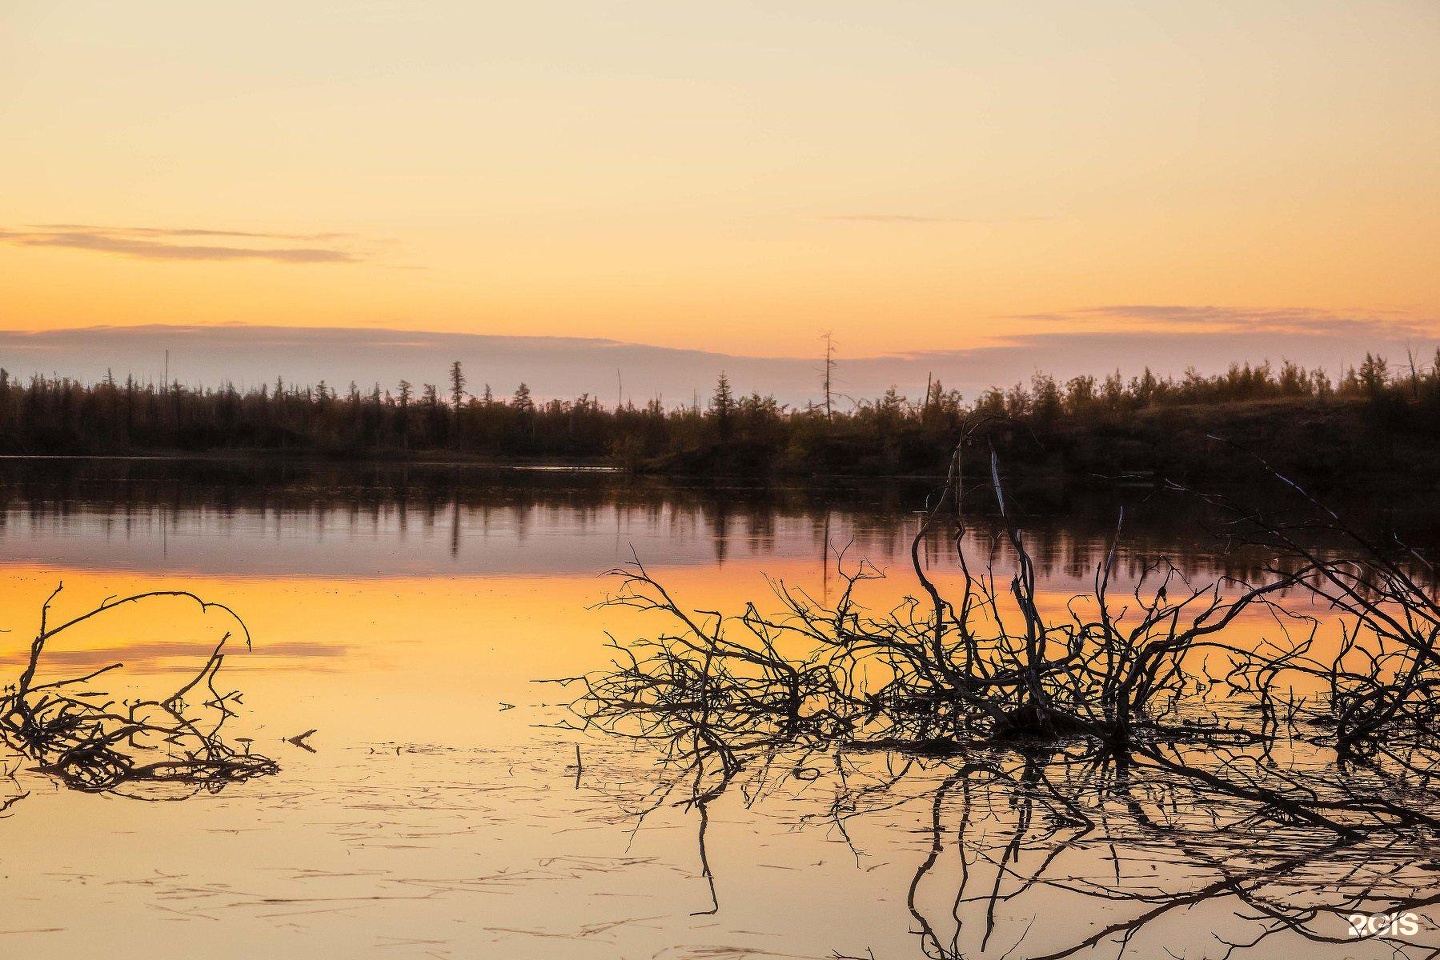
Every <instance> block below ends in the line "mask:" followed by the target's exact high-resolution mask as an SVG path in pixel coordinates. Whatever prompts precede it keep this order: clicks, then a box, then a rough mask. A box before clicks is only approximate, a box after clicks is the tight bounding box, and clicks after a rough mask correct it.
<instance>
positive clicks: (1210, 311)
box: [1014, 304, 1436, 338]
mask: <svg viewBox="0 0 1440 960" xmlns="http://www.w3.org/2000/svg"><path fill="white" fill-rule="evenodd" d="M1014 319H1019V320H1036V321H1043V322H1046V323H1055V324H1064V325H1066V326H1069V327H1071V328H1072V329H1077V330H1083V329H1085V328H1087V327H1094V326H1095V325H1105V326H1111V327H1116V328H1122V329H1123V328H1129V327H1145V328H1147V329H1148V330H1150V331H1153V332H1156V333H1164V332H1167V331H1169V332H1181V331H1198V330H1204V331H1207V332H1212V333H1250V334H1257V333H1271V334H1277V333H1283V334H1304V335H1306V336H1325V337H1349V336H1385V337H1400V338H1404V337H1407V336H1433V335H1434V333H1435V328H1436V323H1435V321H1434V320H1416V319H1414V318H1412V317H1398V316H1386V315H1384V314H1371V315H1347V314H1341V313H1335V312H1333V311H1327V310H1315V309H1310V308H1306V307H1278V308H1277V307H1265V308H1249V307H1226V306H1179V305H1173V304H1110V305H1107V306H1099V307H1084V308H1081V309H1076V310H1070V311H1063V312H1060V313H1030V314H1022V315H1019V316H1017V317H1015V318H1014Z"/></svg>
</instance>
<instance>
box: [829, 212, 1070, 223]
mask: <svg viewBox="0 0 1440 960" xmlns="http://www.w3.org/2000/svg"><path fill="white" fill-rule="evenodd" d="M822 219H825V220H828V221H831V222H834V223H1030V222H1034V221H1040V220H1050V219H1053V218H1051V217H926V216H919V215H916V214H910V213H848V214H839V215H837V216H833V217H824V218H822Z"/></svg>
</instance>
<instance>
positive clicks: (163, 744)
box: [0, 585, 279, 799]
mask: <svg viewBox="0 0 1440 960" xmlns="http://www.w3.org/2000/svg"><path fill="white" fill-rule="evenodd" d="M62 588H63V585H62V586H61V587H57V588H56V590H55V592H54V593H52V594H51V595H50V597H49V598H48V599H47V600H46V601H45V603H44V605H43V606H42V608H41V614H40V629H39V632H37V633H36V635H35V638H34V640H33V641H32V642H31V644H30V652H29V658H28V660H27V661H26V664H25V668H24V670H23V671H22V672H21V674H20V676H19V677H18V678H17V679H16V681H15V682H14V683H13V684H11V685H9V686H7V687H6V688H5V690H4V693H3V695H0V742H3V744H4V746H5V747H7V748H9V749H10V750H12V751H14V752H15V753H16V754H18V755H20V756H21V757H23V758H25V759H26V760H29V761H31V762H33V763H35V764H36V765H37V768H38V769H39V770H40V771H42V772H44V773H46V774H48V775H51V776H53V777H55V778H56V779H58V780H59V781H60V782H62V783H64V784H65V785H66V786H69V787H72V788H74V789H77V790H84V791H90V792H127V793H128V794H129V795H132V796H140V797H143V798H146V799H156V798H159V797H161V796H162V794H160V793H157V792H156V791H155V790H153V789H152V790H148V791H147V790H145V789H144V788H145V787H146V786H150V787H158V786H162V785H163V786H169V787H178V788H181V793H182V794H183V793H186V792H194V791H196V790H207V791H211V792H215V791H219V790H221V789H223V788H224V787H225V786H226V785H228V784H231V783H237V782H240V781H244V780H248V779H250V778H252V777H257V776H267V775H269V774H273V773H275V772H277V770H278V769H279V768H278V766H277V765H276V763H275V761H273V760H271V759H270V758H268V757H265V756H261V755H260V754H256V753H251V752H250V750H249V743H248V741H236V742H237V743H238V744H239V746H238V747H237V746H236V745H232V743H231V742H229V741H227V740H226V739H225V738H224V737H223V736H222V730H223V727H224V725H225V723H226V721H227V720H229V719H230V718H231V717H232V716H234V711H233V709H232V706H233V705H234V704H235V703H237V702H238V700H239V694H238V693H236V692H226V693H222V692H220V690H219V689H217V687H216V686H215V683H216V678H217V675H218V674H219V672H220V668H221V665H222V664H223V663H224V661H225V648H226V644H227V643H229V642H230V641H231V640H232V639H233V638H234V637H235V636H236V633H237V632H238V635H239V637H240V638H241V639H242V640H243V642H244V643H245V645H246V647H247V648H248V647H249V645H250V634H249V631H248V630H247V629H246V628H245V624H244V622H243V621H241V620H240V618H239V617H238V616H236V614H235V613H234V611H232V610H231V609H230V608H228V607H225V606H223V605H221V604H217V603H210V602H207V601H205V600H202V599H201V598H200V597H198V596H196V595H195V594H193V593H189V592H187V591H181V590H166V591H152V592H149V593H140V594H135V595H133V596H128V597H124V598H120V599H111V600H107V601H106V602H105V603H103V604H101V605H100V606H99V607H97V608H95V609H93V610H90V611H89V612H87V613H84V614H81V615H79V616H76V617H74V618H72V619H69V620H66V621H64V622H62V623H59V624H53V623H52V622H51V619H52V618H51V606H52V604H53V603H54V601H55V598H56V597H57V596H58V595H59V593H60V590H61V589H62ZM163 598H172V599H179V600H184V601H190V602H193V603H195V604H198V605H199V608H200V610H201V611H202V612H211V611H214V612H216V613H218V614H220V615H222V616H223V617H224V618H225V619H227V620H228V621H230V622H231V629H230V630H227V631H226V632H225V634H224V635H223V636H222V637H221V638H220V640H219V642H218V643H217V644H216V645H215V647H214V649H213V650H212V651H211V653H210V655H209V656H208V657H206V659H205V660H204V662H203V663H202V664H201V665H200V667H199V669H198V670H197V671H196V672H195V673H194V674H193V675H192V676H191V677H189V678H188V679H187V680H186V681H185V682H184V683H183V684H182V685H181V686H180V687H179V688H178V689H176V690H175V692H174V693H172V694H170V695H169V696H166V697H164V698H163V699H129V700H124V701H120V702H117V701H116V700H115V699H114V698H112V697H110V696H109V695H107V694H106V693H104V692H103V691H100V690H96V689H95V688H94V687H93V685H92V684H93V682H94V681H96V680H98V679H99V678H101V677H104V676H107V675H109V674H111V673H112V672H113V671H117V670H119V669H121V668H122V667H123V664H120V663H115V664H111V665H109V666H106V667H103V668H101V669H99V670H95V671H92V672H91V673H88V674H86V675H84V676H79V677H71V678H67V679H62V680H54V681H49V682H45V683H40V682H37V680H36V672H37V670H39V668H40V665H41V662H42V660H43V657H44V654H45V650H46V647H47V645H48V644H50V643H51V642H53V641H54V640H55V639H56V638H57V637H59V636H60V635H61V634H64V633H66V632H67V631H69V630H71V629H73V628H75V627H78V626H80V625H81V624H84V623H89V622H91V621H94V620H96V619H97V618H101V617H104V616H105V615H107V614H109V613H111V612H113V611H115V610H117V609H121V608H124V607H130V606H134V605H137V604H148V603H153V602H156V601H158V600H161V599H163Z"/></svg>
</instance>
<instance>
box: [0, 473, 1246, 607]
mask: <svg viewBox="0 0 1440 960" xmlns="http://www.w3.org/2000/svg"><path fill="white" fill-rule="evenodd" d="M6 474H7V477H6V482H5V483H4V484H3V485H0V523H3V521H4V518H5V517H6V515H7V514H8V515H15V514H19V515H24V516H27V517H28V518H29V519H30V520H31V521H32V523H33V524H35V525H40V524H43V523H46V522H54V521H57V520H64V519H66V518H74V517H77V516H80V515H83V514H84V513H85V512H86V511H104V512H105V513H107V514H108V515H110V516H112V517H114V518H115V522H116V523H117V524H118V525H119V529H117V530H116V532H117V533H123V532H124V528H125V527H127V526H129V527H132V528H134V527H137V526H138V525H143V524H147V523H149V524H154V523H156V522H159V521H160V520H165V521H166V522H168V523H170V524H176V523H179V522H181V518H183V517H185V516H186V515H187V512H191V513H193V512H196V511H200V510H203V511H204V512H205V514H206V515H207V516H211V517H216V518H218V522H220V523H221V524H225V523H228V522H231V521H233V520H235V519H236V518H241V517H246V516H249V517H257V516H258V517H262V518H264V521H265V523H266V526H267V529H268V527H269V526H272V525H273V526H274V527H275V528H276V533H277V534H278V533H279V531H280V527H281V526H286V527H290V526H293V527H295V528H296V529H304V528H316V529H321V530H328V529H343V530H348V531H349V532H350V533H351V534H352V535H354V534H356V533H362V532H363V533H367V534H370V535H375V534H378V533H379V532H381V531H387V532H389V533H390V534H391V535H393V536H397V537H399V538H401V539H402V540H403V539H405V538H406V537H407V536H409V534H410V531H411V529H412V527H419V529H420V530H421V531H423V532H424V535H425V536H426V537H427V538H429V537H433V535H434V531H436V530H437V529H439V530H442V531H443V534H444V543H445V545H446V546H448V547H449V548H450V549H451V550H452V552H453V551H457V550H458V551H463V550H464V544H463V541H464V539H465V538H467V537H469V536H472V535H477V534H478V535H481V536H483V535H484V534H485V532H486V531H487V530H492V529H505V530H507V531H514V533H515V534H516V535H517V536H520V537H523V536H525V535H526V533H527V530H528V528H529V527H531V526H533V525H535V524H536V523H544V522H546V521H547V519H549V518H551V517H552V515H553V516H562V517H563V519H564V521H565V524H566V525H567V526H573V528H574V529H577V530H580V531H587V530H593V531H597V532H598V531H602V530H608V529H609V528H610V527H611V526H614V527H615V528H616V530H617V531H619V530H620V529H621V528H625V529H628V528H630V527H631V526H632V525H633V526H635V527H636V528H637V529H645V530H649V531H653V532H656V533H666V532H673V531H679V532H681V533H682V534H683V533H685V531H692V532H693V533H694V534H695V535H697V536H701V537H704V538H706V539H708V540H710V541H711V543H712V544H713V549H714V550H715V551H716V553H717V558H718V555H719V554H720V553H721V552H724V553H725V554H726V556H732V555H734V551H735V549H736V547H737V543H738V540H739V535H738V531H739V530H744V540H745V549H747V550H748V551H749V552H750V553H751V554H754V555H757V556H766V555H770V554H772V553H774V552H776V551H778V550H781V549H782V548H787V547H790V548H793V547H795V546H796V545H798V544H801V543H803V544H806V550H807V552H808V553H810V554H811V555H813V556H815V557H816V558H817V559H821V558H823V557H825V555H827V554H828V553H830V552H831V551H838V550H841V549H846V548H848V549H849V551H850V552H851V553H852V555H853V554H855V553H857V552H858V553H863V555H865V556H866V557H868V558H870V559H871V560H872V561H874V562H877V563H880V562H882V561H890V560H898V561H903V560H904V558H905V556H906V554H907V551H908V549H909V544H910V540H911V537H912V536H913V534H914V530H915V526H916V523H917V518H916V516H915V514H914V512H913V507H914V505H915V504H917V503H921V502H923V501H924V498H925V496H926V494H927V492H928V490H929V487H930V486H931V483H930V482H929V481H905V480H896V481H894V482H888V483H883V484H869V485H867V486H853V485H843V484H839V483H834V482H832V483H828V484H826V483H817V484H813V485H810V486H804V487H794V486H790V487H787V486H769V485H758V484H757V485H753V486H746V485H738V484H729V485H726V486H723V487H711V486H703V485H683V484H676V483H668V482H665V481H664V480H663V479H659V478H640V477H627V476H623V475H618V474H610V473H596V472H592V473H583V472H582V473H564V472H555V471H528V472H525V471H513V470H508V471H507V470H495V469H489V470H487V469H483V468H478V467H457V466H447V465H434V466H430V467H425V466H416V465H409V466H398V465H390V466H386V465H383V464H381V465H377V464H345V465H335V464H329V465H327V464H324V463H299V464H294V463H291V464H283V463H281V464H269V465H266V464H265V463H263V462H262V463H246V462H244V461H237V462H230V463H228V464H227V463H224V462H213V463H204V462H193V461H113V462H106V461H81V462H60V463H56V462H45V463H43V464H41V463H30V462H11V463H9V464H7V468H6ZM1122 498H1123V499H1124V500H1125V501H1126V502H1127V504H1128V505H1127V512H1128V516H1129V520H1128V522H1127V527H1128V531H1129V532H1128V534H1127V537H1126V540H1125V543H1124V544H1123V549H1122V551H1121V553H1120V554H1119V556H1118V557H1117V558H1116V561H1115V567H1114V572H1115V576H1116V577H1117V578H1119V579H1134V578H1137V577H1138V576H1139V575H1140V574H1141V573H1142V572H1143V571H1144V570H1145V569H1146V568H1148V567H1149V566H1150V565H1152V564H1153V563H1154V562H1155V561H1156V560H1158V559H1159V558H1161V557H1165V558H1167V559H1168V560H1170V561H1171V562H1173V563H1175V565H1176V566H1177V567H1178V568H1180V569H1181V570H1183V571H1184V572H1185V573H1186V574H1187V575H1190V576H1216V575H1225V576H1233V577H1239V578H1248V579H1253V578H1255V577H1257V576H1258V575H1260V574H1261V573H1262V572H1263V571H1262V570H1261V567H1260V564H1261V563H1262V562H1263V559H1264V558H1263V556H1260V555H1256V554H1254V553H1252V552H1249V551H1244V550H1225V549H1223V544H1221V543H1220V542H1219V541H1217V540H1216V539H1215V538H1214V537H1212V536H1210V535H1208V533H1206V532H1205V530H1204V528H1206V527H1207V526H1209V525H1213V524H1214V523H1215V522H1217V521H1216V518H1215V516H1214V512H1213V511H1210V510H1209V509H1208V508H1206V507H1205V505H1204V504H1201V503H1199V502H1197V501H1196V500H1195V499H1194V498H1184V497H1177V496H1174V495H1172V494H1167V493H1165V492H1164V491H1139V492H1137V491H1134V490H1131V491H1123V492H1121V493H1117V492H1115V491H1096V490H1093V489H1092V490H1083V489H1067V490H1065V491H1063V492H1062V493H1059V494H1054V493H1046V494H1044V495H1040V494H1038V493H1037V494H1034V495H1028V496H1022V497H1019V498H1018V501H1019V502H1018V503H1013V504H1012V508H1013V511H1012V512H1015V513H1016V515H1017V516H1019V517H1021V518H1022V519H1021V523H1022V525H1023V526H1024V528H1025V532H1026V536H1027V549H1028V550H1029V553H1030V557H1031V559H1032V561H1033V563H1034V564H1035V567H1036V569H1037V572H1038V573H1039V574H1040V575H1041V576H1043V577H1046V578H1054V577H1057V576H1066V577H1069V578H1071V579H1083V578H1084V577H1085V576H1086V575H1087V574H1088V571H1090V570H1092V569H1093V567H1094V565H1095V564H1096V563H1097V562H1098V561H1099V560H1100V559H1101V558H1102V557H1103V556H1104V553H1105V551H1106V549H1107V548H1108V543H1109V539H1110V532H1111V529H1110V528H1111V527H1112V526H1113V517H1114V515H1115V506H1116V505H1117V503H1119V502H1120V500H1121V499H1122ZM1012 499H1015V498H1012ZM1027 505H1028V506H1029V507H1031V509H1030V510H1029V512H1028V513H1027V512H1026V510H1025V507H1026V506H1027ZM976 506H977V508H978V509H979V510H981V511H985V512H984V513H983V515H982V514H981V513H977V514H976V515H975V516H973V517H972V519H971V522H972V526H973V527H974V528H975V529H976V531H977V532H979V531H987V532H989V533H990V534H994V533H995V532H997V530H998V518H997V517H996V516H994V510H993V505H988V506H987V505H986V504H983V503H981V504H977V505H976ZM721 531H723V535H722V533H721ZM922 550H923V553H924V556H925V558H926V560H927V562H930V563H933V564H935V565H937V566H953V556H952V552H951V550H950V545H949V544H948V543H947V542H946V540H945V538H944V537H943V536H936V537H932V538H931V539H930V540H929V541H928V542H927V543H925V544H924V545H923V546H922ZM828 570H829V568H828V565H827V566H826V568H825V570H824V571H822V572H824V573H827V575H828Z"/></svg>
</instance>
